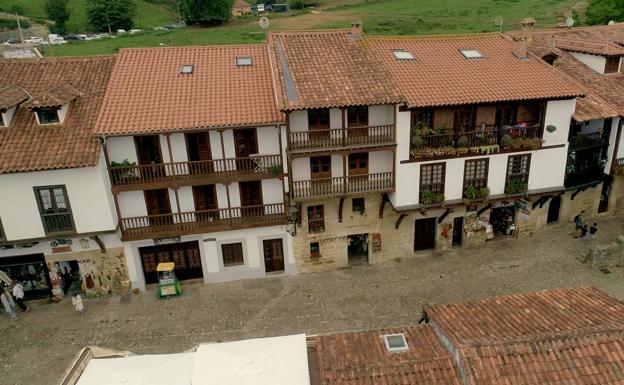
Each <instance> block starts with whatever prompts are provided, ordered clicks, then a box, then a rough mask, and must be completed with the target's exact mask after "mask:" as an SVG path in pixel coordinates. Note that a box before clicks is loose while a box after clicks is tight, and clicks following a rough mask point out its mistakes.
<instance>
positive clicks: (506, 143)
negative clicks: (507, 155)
mask: <svg viewBox="0 0 624 385" xmlns="http://www.w3.org/2000/svg"><path fill="white" fill-rule="evenodd" d="M513 142H514V140H513V138H512V137H511V136H510V135H509V134H505V135H503V137H502V138H501V146H502V147H503V148H509V147H511V145H512V144H513Z"/></svg>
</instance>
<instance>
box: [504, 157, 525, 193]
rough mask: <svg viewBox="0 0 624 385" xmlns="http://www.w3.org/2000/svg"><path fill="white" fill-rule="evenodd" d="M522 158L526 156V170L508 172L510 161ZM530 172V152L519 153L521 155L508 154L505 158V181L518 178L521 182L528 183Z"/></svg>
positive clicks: (510, 165)
mask: <svg viewBox="0 0 624 385" xmlns="http://www.w3.org/2000/svg"><path fill="white" fill-rule="evenodd" d="M523 158H526V172H522V173H510V171H511V167H512V163H513V162H515V160H516V159H520V162H523V160H522V159H523ZM530 173H531V154H521V155H510V156H509V157H508V158H507V169H506V174H505V183H507V182H509V181H510V180H511V179H516V178H518V177H519V178H518V179H520V180H522V182H524V183H526V184H527V185H528V184H529V174H530Z"/></svg>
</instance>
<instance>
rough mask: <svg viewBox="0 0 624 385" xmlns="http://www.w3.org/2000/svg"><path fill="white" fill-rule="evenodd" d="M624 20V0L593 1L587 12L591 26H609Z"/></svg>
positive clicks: (588, 22)
mask: <svg viewBox="0 0 624 385" xmlns="http://www.w3.org/2000/svg"><path fill="white" fill-rule="evenodd" d="M623 19H624V0H591V1H590V2H589V5H588V6H587V11H586V12H585V20H586V21H587V24H589V25H597V24H603V25H604V24H607V23H608V22H609V21H611V20H615V21H622V20H623Z"/></svg>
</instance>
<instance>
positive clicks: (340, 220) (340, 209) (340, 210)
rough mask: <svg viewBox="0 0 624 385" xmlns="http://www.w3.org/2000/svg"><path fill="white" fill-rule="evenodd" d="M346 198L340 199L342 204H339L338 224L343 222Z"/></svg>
mask: <svg viewBox="0 0 624 385" xmlns="http://www.w3.org/2000/svg"><path fill="white" fill-rule="evenodd" d="M344 200H345V199H344V197H340V203H338V223H340V222H342V207H343V206H344Z"/></svg>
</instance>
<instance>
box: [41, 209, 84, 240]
mask: <svg viewBox="0 0 624 385" xmlns="http://www.w3.org/2000/svg"><path fill="white" fill-rule="evenodd" d="M41 219H42V220H43V227H44V229H45V232H46V234H47V235H49V234H70V233H75V232H76V230H75V229H74V223H73V221H72V217H71V213H69V212H66V213H54V214H43V215H42V216H41Z"/></svg>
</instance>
